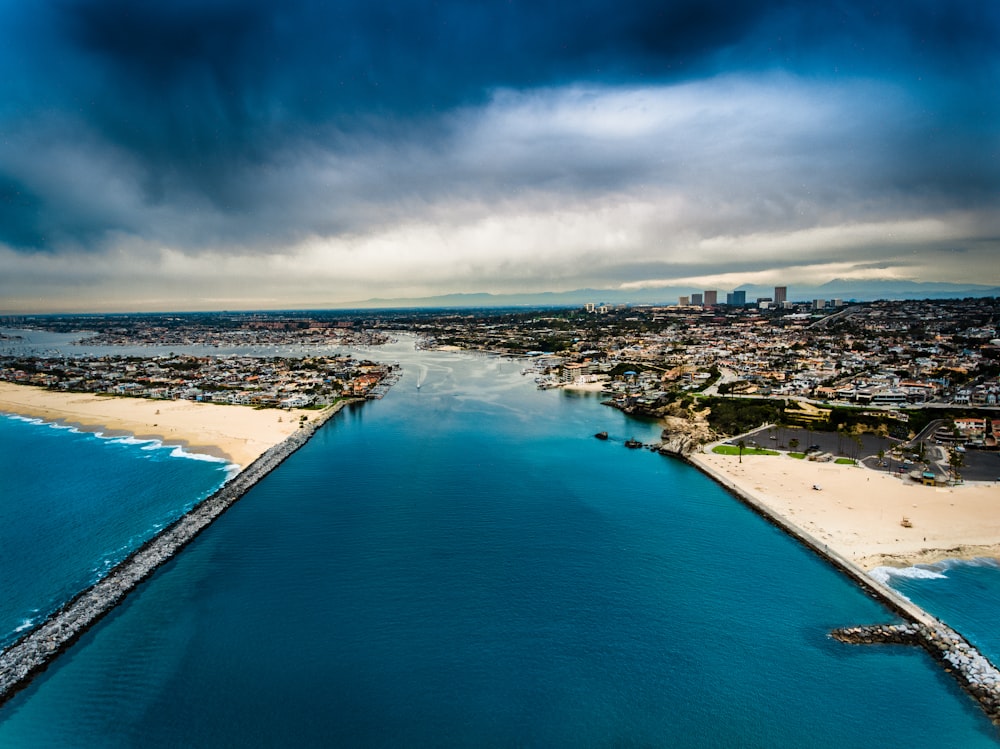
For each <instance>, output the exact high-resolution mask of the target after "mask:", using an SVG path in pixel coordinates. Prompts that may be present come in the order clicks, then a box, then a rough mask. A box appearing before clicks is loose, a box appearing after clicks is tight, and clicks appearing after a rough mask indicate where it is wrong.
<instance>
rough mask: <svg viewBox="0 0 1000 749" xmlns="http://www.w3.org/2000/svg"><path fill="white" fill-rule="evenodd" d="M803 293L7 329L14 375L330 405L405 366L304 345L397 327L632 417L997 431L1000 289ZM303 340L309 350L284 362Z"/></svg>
mask: <svg viewBox="0 0 1000 749" xmlns="http://www.w3.org/2000/svg"><path fill="white" fill-rule="evenodd" d="M786 297H787V289H786V288H785V287H777V288H776V289H775V294H774V296H773V297H769V298H762V299H758V300H757V301H756V302H749V303H748V302H747V301H746V299H745V295H743V294H741V293H740V292H734V293H731V294H729V295H728V296H727V302H728V303H727V304H719V303H717V301H716V300H717V295H716V292H714V291H705V292H703V293H698V294H692V295H691V296H689V297H684V298H682V299H680V300H679V301H680V303H678V304H674V305H634V306H627V305H618V306H610V305H604V304H600V303H596V302H595V303H593V304H587V305H585V306H584V307H582V308H569V309H531V310H521V309H516V310H377V311H350V312H338V311H330V312H310V313H308V314H307V313H268V312H255V313H214V314H212V313H201V314H190V315H184V314H171V315H100V316H96V315H90V316H35V317H26V318H24V317H22V318H6V319H4V320H2V321H0V323H3V324H4V325H6V326H9V327H10V328H14V327H24V328H33V329H41V330H46V331H54V332H71V331H72V332H76V331H79V332H81V338H80V339H79V344H80V345H81V346H85V345H101V346H130V347H137V346H139V347H146V346H161V347H162V346H178V347H182V346H189V347H190V346H202V347H205V346H208V347H220V348H222V349H225V348H229V349H230V350H232V349H234V348H236V349H237V350H238V347H241V346H243V347H245V346H255V347H257V351H258V352H259V351H260V350H261V349H267V348H268V347H270V348H271V349H272V351H271V353H273V354H274V355H272V356H266V357H261V356H260V355H259V353H257V354H254V355H250V354H246V355H236V354H232V353H229V354H219V355H212V356H193V355H189V354H183V355H171V356H153V357H140V356H134V355H133V356H101V357H83V356H80V357H67V356H65V355H61V356H56V357H46V356H40V355H36V354H33V355H31V356H24V355H16V354H9V353H8V354H7V355H4V346H3V341H2V340H0V380H6V381H9V382H15V383H20V384H34V385H41V386H44V387H48V388H52V389H58V390H69V391H84V392H97V393H110V394H114V395H129V396H135V397H144V398H160V399H178V398H183V399H188V400H197V401H203V402H213V403H228V404H237V405H248V406H254V407H303V406H310V405H324V404H327V403H330V402H332V400H334V399H336V398H338V397H368V396H373V395H374V396H375V397H378V396H380V395H382V394H384V392H385V390H386V389H387V387H388V386H389V385H391V383H392V381H393V372H394V368H393V365H392V364H391V363H385V362H382V363H376V362H375V361H367V360H365V361H354V360H352V359H351V358H350V357H347V356H331V355H327V354H323V355H315V356H307V355H304V354H306V353H315V352H317V351H320V350H323V351H327V350H328V348H327V347H331V346H342V347H347V348H350V347H354V348H358V347H373V350H374V351H377V347H378V346H379V345H380V344H382V343H384V342H386V341H387V340H389V337H388V336H389V331H393V330H405V331H408V332H411V333H414V334H416V335H417V336H418V337H419V338H420V340H421V344H420V345H422V346H424V347H428V348H435V347H437V348H457V349H464V350H471V351H483V352H490V353H495V354H500V355H504V356H511V357H518V358H524V359H525V361H526V366H525V370H524V371H525V374H531V375H532V376H533V377H534V379H535V381H536V382H537V384H538V386H539V387H542V388H550V387H566V386H570V387H574V386H575V387H589V388H591V389H596V390H600V391H602V392H604V393H606V394H607V395H608V398H609V401H610V402H611V403H612V404H613V405H615V406H617V407H619V408H622V409H623V410H626V411H628V412H630V413H639V414H644V415H648V416H656V417H663V416H667V415H671V414H672V415H674V416H689V415H690V414H692V413H695V412H697V411H699V410H700V409H699V407H700V406H703V405H704V404H705V403H706V402H707V401H706V399H714V400H715V401H716V402H718V400H719V399H725V401H727V402H729V403H730V404H731V403H733V402H739V403H742V404H746V405H745V406H744V407H743V408H742V409H741V410H743V411H746V412H748V413H751V412H752V413H758V412H759V413H761V414H765V415H766V413H772V414H773V413H775V411H774V409H771V411H768V410H767V404H770V405H771V406H774V407H775V408H778V409H779V412H778V413H779V416H780V417H781V418H782V419H785V418H786V417H787V420H788V421H789V422H790V423H793V424H800V425H809V426H813V427H815V428H816V429H818V430H823V429H824V428H826V429H829V430H831V431H833V430H836V429H837V428H838V427H840V426H843V425H844V424H845V422H846V421H851V422H852V423H853V424H857V423H859V422H862V421H865V419H864V418H861V417H864V416H866V415H867V416H868V417H869V418H868V419H867V421H868V422H870V423H869V426H872V427H873V428H874V426H876V425H877V424H882V425H884V428H885V429H886V430H888V431H889V432H890V433H894V434H897V436H905V435H906V434H908V433H912V432H914V431H919V427H921V426H922V425H923V424H924V423H926V420H924V421H921V420H920V419H919V418H918V419H913V418H912V413H913V411H914V410H919V411H926V410H930V411H933V410H935V409H937V410H940V411H941V412H942V414H943V415H944V417H945V418H949V419H955V418H958V421H957V422H955V424H956V428H957V429H960V430H962V435H961V436H962V437H963V440H962V441H963V442H969V443H972V444H974V445H985V444H986V443H987V442H989V441H990V440H991V438H992V439H995V438H993V437H992V433H993V430H992V428H991V427H992V423H991V421H990V420H989V419H985V417H984V414H987V413H990V412H992V411H993V409H996V408H997V407H998V402H1000V301H998V300H997V299H996V298H990V297H987V298H967V299H956V300H919V301H875V302H868V303H853V302H844V301H842V300H833V301H831V302H827V301H825V300H812V301H808V302H789V301H787V300H786ZM83 331H85V332H83ZM290 346H296V347H299V350H300V351H301V352H302V355H297V356H294V357H291V356H279V355H277V352H278V351H279V347H290ZM372 358H373V359H376V360H377V359H378V358H379V357H378V356H377V355H376V354H373V355H372ZM396 375H397V376H398V372H397V373H396ZM762 409H763V410H762ZM716 411H717V413H716V418H715V420H714V422H713V423H712V424H711V426H712V428H713V429H714V430H715V432H717V433H718V434H727V433H728V434H734V433H737V432H740V431H745V428H746V427H749V426H752V425H755V424H754V423H753V422H754V419H756V418H757V417H756V416H752V417H750V421H749V422H747V421H746V420H745V419H737V420H736V421H732V422H731V423H728V422H727V421H723V420H720V418H719V416H720V413H721V412H722V411H725V412H727V413H728V412H732V411H733V409H732V407H731V406H723V407H720V408H718V409H716ZM761 421H763V419H757V423H760V422H761ZM915 426H916V427H917V429H916V430H914V427H915Z"/></svg>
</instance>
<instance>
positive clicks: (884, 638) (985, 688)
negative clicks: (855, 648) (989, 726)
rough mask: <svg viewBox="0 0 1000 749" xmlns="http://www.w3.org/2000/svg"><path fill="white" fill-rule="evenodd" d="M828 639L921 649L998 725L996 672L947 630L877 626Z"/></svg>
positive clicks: (999, 675)
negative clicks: (911, 646) (953, 678)
mask: <svg viewBox="0 0 1000 749" xmlns="http://www.w3.org/2000/svg"><path fill="white" fill-rule="evenodd" d="M831 636H832V637H833V638H834V639H836V640H839V641H841V642H847V643H852V644H856V645H875V644H896V645H918V646H920V647H922V648H924V650H926V651H927V652H928V653H930V655H931V657H932V658H934V660H936V661H938V662H939V663H940V664H941V665H942V666H944V669H945V671H947V672H949V673H951V674H952V675H953V676H954V677H955V679H956V680H957V681H958V683H959V684H960V685H961V686H962V687H963V688H964V689H965V691H966V692H968V693H969V694H970V695H971V696H972V697H973V698H974V699H975V700H976V701H977V702H979V705H980V706H981V707H982V709H983V712H985V713H986V715H987V716H988V717H989V719H990V720H992V721H993V723H994V724H995V725H1000V670H998V669H997V667H996V666H994V665H993V664H992V663H991V662H990V661H989V660H988V659H987V658H986V657H985V656H983V655H982V654H981V653H980V652H979V651H978V650H977V649H976V648H975V647H974V646H972V645H971V644H969V642H968V641H967V640H966V639H965V638H964V637H962V636H961V635H960V634H958V632H956V631H955V630H953V629H951V628H950V627H948V626H945V625H944V624H937V625H935V626H928V625H926V624H918V623H915V622H910V623H907V624H877V625H874V626H867V627H845V628H842V629H835V630H834V631H833V632H832V633H831Z"/></svg>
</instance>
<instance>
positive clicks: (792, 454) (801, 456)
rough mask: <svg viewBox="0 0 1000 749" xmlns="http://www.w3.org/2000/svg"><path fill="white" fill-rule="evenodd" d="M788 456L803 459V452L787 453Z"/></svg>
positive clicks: (804, 455)
mask: <svg viewBox="0 0 1000 749" xmlns="http://www.w3.org/2000/svg"><path fill="white" fill-rule="evenodd" d="M788 457H789V458H795V459H796V460H805V457H806V454H805V453H788Z"/></svg>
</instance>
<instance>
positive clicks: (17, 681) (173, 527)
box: [0, 398, 363, 705]
mask: <svg viewBox="0 0 1000 749" xmlns="http://www.w3.org/2000/svg"><path fill="white" fill-rule="evenodd" d="M359 402H363V401H361V400H360V399H354V398H352V399H346V400H342V401H338V402H337V403H336V404H335V405H334V406H332V407H330V408H328V409H326V410H324V411H321V412H319V413H318V414H317V417H316V418H315V419H313V420H312V421H307V422H302V425H301V428H300V429H297V430H296V431H295V432H294V433H293V434H291V435H289V436H288V437H287V438H285V440H284V441H282V442H279V443H278V444H277V445H274V446H273V447H271V448H269V449H268V450H267V451H266V452H265V453H264V454H263V455H261V456H260V457H259V458H257V459H256V460H255V461H254V462H253V463H251V464H250V465H248V466H247V467H246V469H244V470H242V471H240V472H239V473H238V474H236V476H234V477H233V478H232V479H230V480H229V481H227V482H226V483H225V484H223V485H222V486H221V487H219V489H217V490H216V491H215V492H213V493H212V494H211V495H210V496H208V497H206V498H205V499H204V500H202V501H201V502H199V503H198V504H197V505H195V506H194V507H193V508H192V509H191V510H189V511H188V512H187V513H186V514H184V515H182V516H181V517H180V518H178V519H177V520H175V521H174V522H173V523H171V524H170V525H168V526H166V527H165V528H163V530H161V531H160V532H159V533H157V534H156V535H154V536H153V537H152V538H150V539H149V540H148V541H146V542H145V543H144V544H143V545H142V546H140V547H139V548H138V549H136V550H135V551H134V552H132V553H131V554H130V555H129V556H127V557H126V558H125V559H123V560H122V561H121V562H119V563H118V564H116V565H115V566H114V567H112V568H111V569H110V570H109V571H108V574H107V575H105V576H104V577H102V578H101V579H100V580H98V581H97V582H96V583H94V584H93V585H91V586H90V587H89V588H86V589H84V590H83V591H81V592H80V593H78V594H77V595H76V596H74V597H73V598H71V599H70V600H69V601H67V602H66V603H65V604H63V605H62V606H61V607H60V608H59V609H57V610H56V611H54V612H53V613H52V614H50V615H49V616H48V617H47V618H46V619H45V621H43V622H42V623H41V624H39V625H38V626H37V627H35V628H34V629H32V630H31V631H29V632H27V633H25V634H24V635H23V636H21V637H20V638H19V639H17V640H16V641H15V642H14V643H13V644H11V645H10V646H9V647H7V648H6V649H5V650H3V651H2V652H0V705H2V704H4V703H5V702H6V701H7V700H9V699H10V698H11V697H13V696H14V694H15V693H17V692H18V691H20V690H21V689H24V688H25V687H26V686H27V685H28V684H29V683H30V682H31V680H32V679H33V678H34V677H35V676H37V675H38V674H39V673H41V672H42V671H44V670H45V668H47V667H48V665H49V664H50V663H51V662H52V661H53V660H54V659H55V658H56V657H57V656H58V655H59V654H60V653H62V652H64V651H65V650H67V649H68V648H69V647H70V646H71V645H72V644H73V643H74V642H76V641H77V640H78V639H79V638H80V637H81V636H82V635H83V633H84V632H86V631H87V630H88V629H90V628H91V627H92V626H94V625H95V624H96V623H97V622H98V621H100V619H101V618H103V617H104V616H105V615H106V614H107V613H108V612H109V611H111V610H112V609H113V608H114V607H115V606H117V605H118V604H119V603H121V602H122V601H123V600H124V599H125V597H126V596H127V595H128V594H129V593H130V592H131V591H132V590H134V589H135V587H136V586H137V585H138V584H139V583H141V582H142V581H143V580H145V579H146V578H148V577H149V576H150V575H151V574H153V572H155V571H156V570H157V569H158V568H159V567H160V566H161V565H163V564H164V563H165V562H167V561H168V560H170V559H171V558H172V557H173V556H174V555H175V554H176V553H177V552H178V551H180V550H181V549H183V548H184V547H185V546H187V545H188V544H189V543H190V542H191V541H192V540H194V538H195V537H196V536H197V535H198V534H199V533H201V532H202V531H203V530H205V528H207V527H208V526H209V525H211V524H212V522H214V521H215V520H216V519H217V518H218V517H219V516H220V515H222V513H224V512H225V511H226V510H227V509H229V508H230V507H232V506H233V504H235V503H236V502H237V501H238V500H239V499H240V498H241V497H243V495H244V494H246V493H247V492H248V491H249V490H250V489H251V488H252V487H253V486H254V484H256V483H257V482H258V481H260V480H261V479H262V478H264V477H265V476H266V475H267V474H269V473H270V472H271V471H273V470H274V469H275V468H277V467H278V466H279V465H281V464H282V463H283V462H284V461H285V460H286V459H287V458H288V457H289V456H290V455H291V454H292V453H294V452H295V451H296V450H298V449H299V448H300V447H302V446H303V445H304V444H306V442H308V441H309V439H310V438H311V437H312V436H313V435H314V434H315V433H316V432H317V430H319V428H320V427H321V426H323V425H324V424H325V423H326V422H327V421H329V420H330V419H331V418H333V416H334V415H335V414H336V413H338V412H339V411H340V410H341V409H342V408H343V407H344V406H346V405H348V404H349V403H359Z"/></svg>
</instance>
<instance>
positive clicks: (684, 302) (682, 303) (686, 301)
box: [677, 296, 691, 307]
mask: <svg viewBox="0 0 1000 749" xmlns="http://www.w3.org/2000/svg"><path fill="white" fill-rule="evenodd" d="M690 304H691V297H689V296H682V297H678V299H677V306H678V307H687V306H689V305H690Z"/></svg>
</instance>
